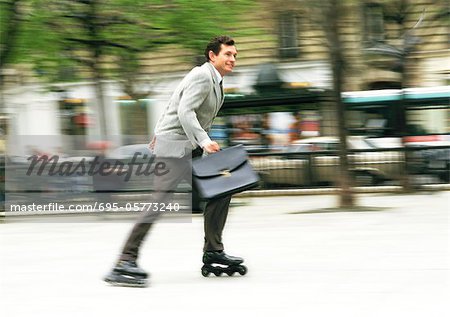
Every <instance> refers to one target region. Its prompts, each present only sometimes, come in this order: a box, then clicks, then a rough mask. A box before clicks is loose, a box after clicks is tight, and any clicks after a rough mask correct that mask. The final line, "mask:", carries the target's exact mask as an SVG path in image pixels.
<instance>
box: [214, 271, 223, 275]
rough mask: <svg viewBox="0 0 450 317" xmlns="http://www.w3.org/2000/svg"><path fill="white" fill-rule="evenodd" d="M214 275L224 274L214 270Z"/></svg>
mask: <svg viewBox="0 0 450 317" xmlns="http://www.w3.org/2000/svg"><path fill="white" fill-rule="evenodd" d="M214 275H215V276H220V275H222V272H214Z"/></svg>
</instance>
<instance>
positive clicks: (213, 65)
mask: <svg viewBox="0 0 450 317" xmlns="http://www.w3.org/2000/svg"><path fill="white" fill-rule="evenodd" d="M236 55H237V50H236V47H235V43H234V40H233V39H232V38H230V37H228V36H218V37H215V38H214V39H212V40H211V41H210V42H209V43H208V45H207V46H206V49H205V57H206V59H207V61H206V62H205V63H204V64H203V65H201V66H198V67H195V68H194V69H192V70H191V71H190V72H189V73H188V74H187V75H186V76H185V77H184V79H183V80H182V81H181V83H180V84H179V85H178V86H177V88H176V89H175V91H174V93H173V95H172V96H171V98H170V100H169V103H168V105H167V108H166V109H165V111H164V113H163V115H162V116H161V118H160V119H159V121H158V123H157V125H156V128H155V137H154V139H153V140H152V142H151V144H150V146H151V148H152V149H153V152H154V154H155V155H156V157H157V160H156V161H155V162H158V161H161V162H164V164H165V166H166V170H167V171H168V173H166V174H164V175H159V176H157V175H155V182H154V184H155V189H154V193H153V202H154V203H156V204H164V203H170V199H171V197H172V195H171V192H172V191H173V190H174V189H175V188H176V186H177V185H178V183H179V182H180V181H181V180H182V179H183V178H184V179H190V178H191V173H192V171H191V164H190V159H191V157H198V156H201V155H202V154H203V152H206V153H214V152H217V151H219V150H220V146H219V144H218V143H217V142H215V141H213V140H211V139H210V138H209V136H208V134H207V132H208V131H209V130H210V128H211V125H212V121H213V120H214V118H215V117H216V115H217V113H218V111H219V109H220V107H221V106H222V104H223V100H224V94H223V85H222V80H223V77H224V76H225V75H227V74H228V73H230V72H231V71H232V70H233V68H234V66H235V62H236ZM230 200H231V196H227V197H223V198H219V199H216V200H211V201H208V202H207V204H206V206H205V207H204V208H205V210H204V234H205V236H204V246H203V251H204V253H203V262H204V264H205V265H210V264H214V263H218V264H223V265H228V266H233V265H234V266H239V264H240V263H242V262H243V259H242V258H239V257H233V256H229V255H227V254H226V253H225V252H224V246H223V243H222V231H223V228H224V226H225V222H226V218H227V214H228V208H229V204H230ZM161 212H162V210H156V211H155V212H144V213H143V214H142V215H141V217H140V218H139V219H138V221H137V222H136V224H135V225H134V227H133V229H132V231H131V233H130V234H129V236H128V239H127V240H126V242H125V245H124V247H123V249H122V252H121V254H120V257H119V259H118V261H117V263H116V265H115V267H114V268H113V270H112V271H111V273H110V274H109V275H108V276H107V277H106V278H105V281H106V282H108V283H111V284H114V285H121V286H146V285H147V277H148V274H147V273H146V272H145V271H144V270H143V269H141V268H140V267H139V266H138V265H137V262H136V261H137V259H138V255H139V249H140V247H141V244H142V242H143V241H144V239H145V237H146V235H147V233H148V231H149V230H150V228H151V227H152V225H153V223H154V222H155V221H156V220H157V218H158V217H159V216H160V214H161Z"/></svg>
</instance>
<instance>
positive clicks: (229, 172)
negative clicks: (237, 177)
mask: <svg viewBox="0 0 450 317" xmlns="http://www.w3.org/2000/svg"><path fill="white" fill-rule="evenodd" d="M220 174H221V175H222V176H224V177H230V176H231V171H230V170H222V171H220Z"/></svg>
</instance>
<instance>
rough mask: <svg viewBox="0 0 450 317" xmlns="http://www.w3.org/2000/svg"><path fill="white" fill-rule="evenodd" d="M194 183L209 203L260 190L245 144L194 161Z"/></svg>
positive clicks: (201, 195) (257, 177)
mask: <svg viewBox="0 0 450 317" xmlns="http://www.w3.org/2000/svg"><path fill="white" fill-rule="evenodd" d="M192 182H193V185H194V187H195V188H196V189H197V191H198V193H199V195H200V197H201V198H202V199H205V200H210V199H215V198H220V197H224V196H228V195H232V194H236V193H240V192H242V191H244V190H247V189H250V188H253V187H256V186H257V185H258V182H259V176H258V174H257V173H256V172H255V171H254V170H253V168H252V166H251V165H250V163H249V161H248V156H247V152H246V151H245V149H244V147H243V146H242V145H236V146H232V147H229V148H226V149H223V150H221V151H219V152H216V153H213V154H209V155H208V156H206V157H203V158H198V159H194V160H193V162H192Z"/></svg>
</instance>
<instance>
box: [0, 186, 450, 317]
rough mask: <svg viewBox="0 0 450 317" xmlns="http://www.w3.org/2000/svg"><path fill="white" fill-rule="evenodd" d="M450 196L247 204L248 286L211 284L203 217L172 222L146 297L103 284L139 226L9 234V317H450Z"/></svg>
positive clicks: (1, 286)
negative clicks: (345, 204)
mask: <svg viewBox="0 0 450 317" xmlns="http://www.w3.org/2000/svg"><path fill="white" fill-rule="evenodd" d="M449 199H450V192H448V191H443V192H435V193H419V194H414V195H412V194H411V195H399V194H396V195H389V194H388V195H386V194H371V195H360V196H359V198H358V204H359V206H360V207H359V208H357V209H355V210H352V211H345V210H340V209H336V208H334V207H335V205H336V197H335V196H331V195H315V196H279V197H259V198H239V199H236V200H234V201H233V202H234V204H233V208H232V210H231V211H230V215H229V219H228V223H227V227H226V231H225V236H224V240H225V246H226V251H227V252H229V253H230V254H233V255H239V256H243V257H244V258H245V259H246V261H245V264H246V265H247V266H248V269H249V272H248V274H247V275H246V276H239V275H238V276H233V277H228V276H226V277H225V276H223V277H214V276H213V277H208V278H205V277H203V276H202V275H201V274H200V267H201V255H202V254H201V247H202V239H203V236H202V225H203V222H202V221H203V219H202V216H201V215H193V217H192V221H189V222H186V221H184V222H181V223H176V222H173V221H166V222H161V223H159V224H158V225H156V226H155V228H154V230H153V231H152V233H151V235H150V237H149V239H148V240H147V241H146V243H145V244H144V247H143V249H142V256H141V258H140V264H141V266H142V267H143V268H145V269H146V270H148V271H149V272H150V273H151V274H152V276H151V279H150V287H148V288H145V289H135V288H123V287H111V286H108V285H106V284H105V283H104V282H103V281H102V278H103V276H104V275H105V274H106V273H107V272H108V270H109V269H110V267H111V265H112V264H113V262H114V260H115V258H116V256H117V254H118V251H119V249H120V246H121V245H122V243H123V241H124V238H125V236H126V234H127V232H128V231H129V230H130V228H131V223H130V222H129V221H125V219H119V218H114V217H102V216H84V217H83V216H77V217H67V218H65V219H63V220H61V219H59V221H58V222H57V223H52V222H51V221H47V220H48V219H45V218H38V217H36V218H14V219H13V218H9V219H7V221H6V222H5V223H3V224H0V272H1V275H0V302H1V304H0V307H1V312H2V316H8V317H16V316H17V317H18V316H27V317H28V316H30V317H31V316H32V317H40V316H42V317H44V316H45V317H51V316H64V317H65V316H69V317H72V316H158V317H159V316H196V317H200V316H277V317H279V316H305V317H316V316H326V317H341V316H342V317H353V316H354V317H375V316H376V317H390V316H392V317H394V316H395V317H402V316H405V317H415V316H417V317H419V316H420V317H425V316H426V317H433V316H436V317H443V316H449V313H450V309H449V304H448V300H447V296H448V295H449V254H450V252H449V222H448V220H449V210H450V209H449Z"/></svg>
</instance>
